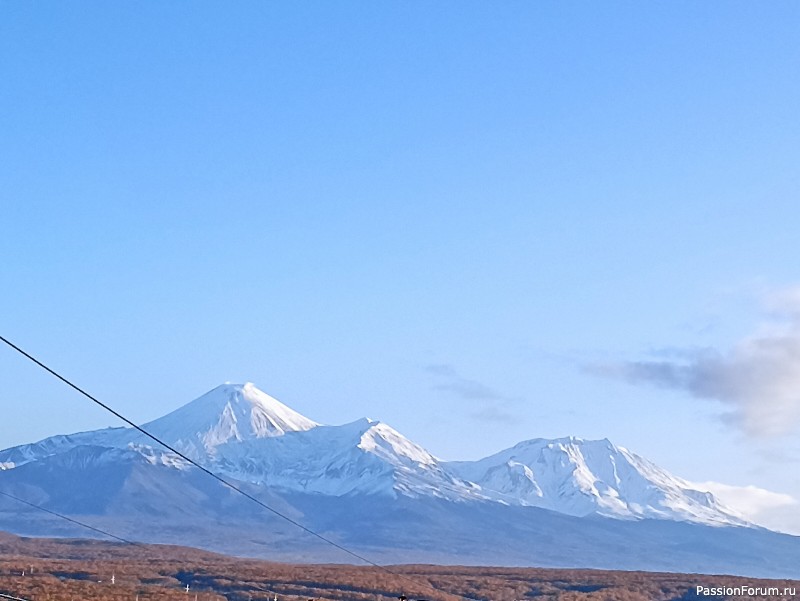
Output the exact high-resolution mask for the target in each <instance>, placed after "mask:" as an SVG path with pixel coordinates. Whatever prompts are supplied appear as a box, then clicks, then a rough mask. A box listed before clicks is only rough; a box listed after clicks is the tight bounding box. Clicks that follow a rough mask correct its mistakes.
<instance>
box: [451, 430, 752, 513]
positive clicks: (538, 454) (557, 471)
mask: <svg viewBox="0 0 800 601" xmlns="http://www.w3.org/2000/svg"><path fill="white" fill-rule="evenodd" d="M446 467H447V468H448V469H449V470H451V471H452V472H453V473H455V474H457V475H459V476H460V477H462V478H464V479H465V480H469V481H471V482H474V483H476V484H478V485H480V487H481V488H482V489H484V491H486V492H487V493H489V492H495V493H500V494H502V495H504V496H505V497H508V498H510V499H512V500H513V501H514V502H517V503H520V504H522V505H529V506H533V507H542V508H544V509H551V510H553V511H558V512H560V513H566V514H568V515H574V516H586V515H590V514H593V513H597V514H599V515H604V516H608V517H613V518H623V519H640V518H653V519H672V520H678V521H689V522H699V523H705V524H710V525H714V524H720V525H740V526H744V525H747V522H746V521H745V520H744V519H743V517H742V516H741V515H739V514H738V512H736V511H735V510H734V509H732V508H729V507H726V506H725V505H723V504H722V503H720V502H719V501H718V500H717V499H716V498H715V497H714V496H713V495H712V494H710V493H708V492H703V491H700V490H697V489H695V488H694V487H693V486H692V485H691V484H690V483H689V482H687V481H686V480H682V479H680V478H677V477H675V476H673V475H672V474H670V473H669V472H667V471H665V470H663V469H661V468H660V467H658V466H657V465H655V464H653V463H652V462H650V461H648V460H647V459H644V458H642V457H640V456H638V455H636V454H634V453H631V452H630V451H629V450H627V449H625V448H623V447H618V446H615V445H613V444H612V443H611V442H610V441H608V440H605V439H604V440H582V439H580V438H574V437H569V438H559V439H556V440H545V439H541V438H538V439H534V440H527V441H524V442H521V443H519V444H517V445H515V446H514V447H512V448H510V449H506V450H504V451H500V452H499V453H496V454H494V455H492V456H490V457H486V458H485V459H481V460H479V461H471V462H452V463H448V464H447V466H446Z"/></svg>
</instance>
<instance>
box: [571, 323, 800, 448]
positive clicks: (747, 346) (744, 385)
mask: <svg viewBox="0 0 800 601" xmlns="http://www.w3.org/2000/svg"><path fill="white" fill-rule="evenodd" d="M783 316H784V321H783V322H782V323H781V324H779V325H777V324H773V325H772V326H770V327H769V328H762V329H761V331H760V332H758V333H757V334H754V335H752V336H749V337H747V338H744V339H743V340H741V341H740V342H739V343H737V344H735V345H734V346H733V347H732V348H731V349H729V350H728V351H726V352H722V351H719V350H714V349H700V350H698V349H687V350H686V351H684V352H680V353H675V352H674V351H672V352H670V353H668V354H666V356H664V355H662V356H661V357H658V358H657V359H656V360H649V361H620V362H611V363H604V364H593V365H589V366H586V369H587V371H589V372H591V373H593V374H596V375H601V376H606V377H612V378H617V379H621V380H625V381H627V382H629V383H631V384H635V385H640V384H647V385H652V386H658V387H661V388H669V389H675V390H682V391H684V392H687V393H688V394H690V395H692V396H693V397H695V398H698V399H709V400H715V401H719V402H720V403H722V404H723V405H724V406H725V407H726V408H727V409H728V412H727V414H726V415H725V416H723V419H724V421H725V422H727V423H731V424H734V425H736V426H737V427H739V428H741V429H742V430H744V431H745V432H747V433H748V434H751V435H753V436H761V437H765V436H773V435H782V434H788V433H789V432H791V431H793V430H795V429H796V428H797V427H798V425H800V319H798V318H797V316H800V312H794V313H789V312H787V311H784V312H783ZM787 316H789V317H790V318H789V319H786V317H787Z"/></svg>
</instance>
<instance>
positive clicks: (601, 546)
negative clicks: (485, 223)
mask: <svg viewBox="0 0 800 601" xmlns="http://www.w3.org/2000/svg"><path fill="white" fill-rule="evenodd" d="M146 427H147V428H148V429H149V430H151V431H153V432H154V433H155V434H156V435H158V436H159V437H162V438H163V439H164V440H165V441H167V442H168V443H169V444H171V445H174V446H175V447H176V448H179V449H181V451H182V452H184V453H186V454H187V455H189V456H191V457H192V458H194V459H195V460H196V461H198V462H199V463H200V464H202V465H204V466H206V467H208V468H210V469H212V470H213V471H215V472H216V473H218V474H220V475H223V476H224V477H225V478H227V479H229V480H232V481H234V482H235V483H236V485H237V486H239V487H242V488H244V489H245V490H247V491H248V493H249V494H251V495H253V496H256V497H257V498H260V499H264V500H265V501H266V502H268V503H269V505H270V506H271V507H274V508H275V509H277V510H278V511H280V512H281V513H283V514H284V515H287V516H289V517H291V518H292V519H293V520H295V521H297V522H299V523H302V524H304V525H306V526H308V527H310V528H312V529H314V530H315V531H317V532H321V533H324V534H325V535H326V536H328V537H330V538H331V539H332V540H335V541H339V542H340V543H342V544H346V545H348V546H350V547H353V549H354V550H356V551H360V552H363V553H365V554H368V555H369V556H370V557H373V558H375V559H377V560H380V561H387V562H406V561H409V562H419V561H435V562H444V563H477V564H480V563H483V564H486V563H494V564H498V563H501V564H508V565H549V566H564V567H568V566H582V567H605V568H616V569H652V570H657V569H661V570H664V569H666V570H671V569H675V570H682V571H688V570H704V571H711V570H713V571H728V572H735V573H741V574H749V575H771V576H780V575H783V576H792V575H794V576H797V575H798V570H800V568H797V566H800V538H795V537H791V536H787V535H781V534H776V533H772V532H768V531H766V530H764V529H761V528H757V527H754V526H752V525H751V524H747V523H746V522H745V521H744V520H742V519H741V518H739V517H738V516H737V515H736V514H735V512H734V511H732V510H730V509H728V508H726V507H724V506H723V505H722V504H720V503H719V502H718V501H717V500H716V499H715V498H714V497H713V495H710V494H708V493H705V492H701V491H698V490H696V489H694V488H693V487H692V485H690V484H689V483H688V482H686V481H684V480H681V479H680V478H676V477H674V476H672V475H671V474H669V473H667V472H666V471H664V470H662V469H660V468H659V467H658V466H655V465H654V464H652V463H651V462H649V461H647V460H646V459H643V458H641V457H639V456H637V455H635V454H633V453H631V452H630V451H628V450H627V449H624V448H621V447H616V446H614V445H613V444H611V443H610V442H609V441H607V440H603V441H585V440H580V439H575V438H565V439H557V440H542V439H535V440H530V441H526V442H523V443H520V444H518V445H516V446H514V447H512V448H511V449H507V450H505V451H501V452H499V453H496V454H495V455H492V456H491V457H487V458H485V459H482V460H480V461H476V462H454V463H445V462H442V461H440V460H439V459H437V458H436V457H434V456H433V455H431V454H430V453H429V452H427V451H426V450H425V449H423V448H422V447H420V446H419V445H417V444H415V443H414V442H412V441H410V440H409V439H407V438H405V437H404V436H403V435H402V434H400V433H399V432H397V431H396V430H394V429H393V428H391V427H390V426H388V425H387V424H383V423H381V422H375V421H371V420H368V419H361V420H357V421H355V422H352V423H349V424H344V425H341V426H325V425H319V424H317V423H316V422H314V421H312V420H310V419H308V418H305V417H304V416H302V415H300V414H298V413H296V412H294V411H293V410H291V409H289V408H288V407H286V406H285V405H283V404H281V403H279V402H278V401H276V400H275V399H272V398H271V397H269V396H268V395H265V394H264V393H261V392H260V391H258V389H256V388H255V387H254V386H253V385H251V384H246V385H232V384H226V385H223V386H221V387H218V388H216V389H214V390H212V391H211V392H209V393H208V394H206V395H203V396H202V397H200V398H199V399H197V400H195V401H193V402H191V403H189V404H188V405H186V406H184V407H181V408H180V409H178V410H176V411H173V412H172V413H170V414H168V415H166V416H165V417H163V418H160V419H157V420H154V421H153V422H150V423H149V424H147V425H146ZM0 490H4V491H7V492H10V493H12V494H15V495H17V496H19V497H21V498H24V499H28V500H29V501H31V502H33V503H37V504H40V505H42V506H43V507H46V508H48V509H50V510H52V511H58V512H61V513H64V514H67V515H74V516H80V517H81V519H83V520H85V521H87V522H89V523H92V524H94V525H97V526H101V527H105V528H108V529H109V530H110V531H112V532H114V533H116V534H120V535H122V536H126V537H130V538H134V539H136V540H146V541H151V542H181V543H190V544H194V545H198V546H202V547H205V548H210V549H218V550H223V551H226V552H231V553H241V554H250V555H257V556H262V557H270V558H275V559H286V560H295V561H346V560H347V557H341V556H340V555H338V554H337V553H338V552H334V551H333V550H332V549H331V548H329V547H326V546H325V545H324V544H322V543H321V542H320V541H319V540H318V539H314V538H313V537H309V536H307V535H305V534H303V533H302V531H300V530H298V529H296V527H294V526H292V525H291V524H289V523H288V522H285V521H283V520H281V519H280V518H278V517H277V516H276V515H275V514H272V513H269V512H265V511H264V510H263V508H259V507H258V505H256V504H254V503H252V502H250V501H248V500H247V499H246V498H243V497H241V496H239V495H236V494H235V493H234V492H233V491H231V490H230V489H228V488H226V487H224V486H222V485H220V483H219V482H216V481H214V480H213V479H212V478H209V477H208V475H207V474H203V473H202V471H201V470H199V469H197V468H195V467H193V466H192V465H191V464H189V463H188V462H186V461H185V460H183V459H181V458H179V457H178V456H176V455H175V454H174V453H172V452H168V451H166V450H164V449H159V448H157V445H155V444H151V441H150V440H149V439H148V438H146V437H144V436H143V435H142V434H141V433H139V432H137V431H136V430H134V429H132V428H109V429H105V430H97V431H95V432H84V433H78V434H73V435H66V436H54V437H51V438H48V439H45V440H43V441H40V442H37V443H34V444H30V445H21V446H19V447H15V448H12V449H7V450H5V451H0ZM0 528H5V529H9V530H12V531H14V532H17V533H24V534H43V535H47V534H58V535H63V534H66V533H71V534H85V533H78V532H74V531H73V530H71V528H72V526H69V525H68V524H65V523H63V522H60V521H56V520H55V518H54V517H53V516H48V515H47V514H41V513H38V512H35V511H34V510H32V509H31V508H29V507H25V506H20V505H19V504H15V503H14V501H13V500H11V499H8V498H5V499H4V498H0ZM793 566H794V567H793ZM793 570H794V571H793Z"/></svg>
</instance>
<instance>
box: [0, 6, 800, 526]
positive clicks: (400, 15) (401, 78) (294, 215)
mask: <svg viewBox="0 0 800 601" xmlns="http://www.w3.org/2000/svg"><path fill="white" fill-rule="evenodd" d="M0 11H2V16H3V18H2V19H0V40H2V41H0V44H2V45H3V50H4V51H3V52H2V53H0V77H2V79H3V81H5V82H11V85H6V86H4V87H3V88H4V89H3V90H2V92H0V123H2V130H3V131H4V136H3V139H4V142H5V143H4V144H2V145H0V189H2V190H3V203H2V218H0V255H1V256H2V257H3V260H2V262H1V263H0V288H1V289H2V290H3V291H4V294H3V295H2V297H0V315H2V328H1V329H2V333H3V335H4V336H7V337H8V338H10V339H11V340H13V341H14V342H16V343H18V344H20V345H21V346H22V347H23V348H25V349H26V350H29V351H30V352H33V353H35V354H36V355H38V356H40V357H41V358H42V359H43V360H45V361H47V362H48V363H50V364H52V366H53V367H55V368H57V369H59V370H61V371H63V372H64V373H65V374H66V375H68V376H69V377H71V378H73V379H74V380H75V381H76V382H78V383H79V384H80V385H82V386H85V387H86V388H87V389H88V390H90V391H91V392H92V393H94V394H96V395H97V396H99V397H100V398H102V399H105V400H107V401H108V402H110V403H112V404H113V405H114V406H115V407H118V408H119V409H120V410H122V411H123V412H124V413H126V414H127V415H130V416H131V417H132V418H134V419H136V420H138V421H141V422H145V421H148V420H150V419H153V418H155V417H158V416H160V415H163V414H164V413H167V412H168V411H169V410H171V409H174V408H176V407H178V406H180V405H183V404H184V403H186V402H188V401H189V400H191V399H193V398H195V397H197V396H199V395H200V394H202V393H204V392H206V391H207V390H209V389H211V388H213V387H214V386H216V385H218V384H220V383H222V382H224V381H242V382H243V381H253V382H255V383H256V384H257V385H258V386H259V387H260V388H261V389H263V390H264V391H266V392H267V393H269V394H271V395H274V396H275V397H277V398H278V399H280V400H281V401H282V402H284V403H286V404H287V405H289V406H290V407H292V408H294V409H296V410H297V411H299V412H300V413H302V414H304V415H307V416H308V417H310V418H311V419H314V420H317V421H320V422H325V423H342V422H344V421H348V420H354V419H357V418H359V417H362V416H369V417H372V418H375V419H380V420H382V421H385V422H387V423H390V424H391V425H392V426H393V427H395V428H397V429H398V430H399V431H400V432H402V433H403V434H405V435H407V436H409V437H410V438H412V439H413V440H415V441H417V442H419V443H420V444H422V445H423V446H425V448H427V449H429V450H430V451H431V452H433V453H435V454H436V455H438V456H441V457H443V458H445V459H470V458H477V457H480V456H484V455H487V454H489V453H492V452H495V451H498V450H500V449H502V448H505V447H508V446H510V445H512V444H514V443H516V442H518V441H520V440H524V439H529V438H535V437H548V438H549V437H558V436H565V435H575V436H581V437H584V438H609V439H611V440H612V441H613V442H614V443H616V444H619V445H624V446H625V447H628V448H630V449H632V450H634V451H635V452H637V453H639V454H641V455H643V456H645V457H648V458H649V459H651V460H653V461H654V462H656V463H657V464H659V465H661V466H663V467H665V468H666V469H668V470H669V471H671V472H673V473H675V474H677V475H680V476H682V477H684V478H687V479H689V480H692V481H695V482H708V481H710V482H713V483H725V485H731V486H736V487H747V486H751V487H757V488H758V489H759V490H755V489H753V490H755V492H753V494H752V499H753V502H754V503H756V504H758V503H761V505H758V507H760V508H763V510H764V511H770V512H772V513H774V514H775V515H776V516H778V517H777V519H780V520H783V521H784V523H787V524H788V523H790V522H791V523H792V524H794V525H795V527H800V525H798V524H797V516H796V514H797V513H798V512H797V508H796V506H795V505H793V504H792V502H791V501H792V499H794V500H797V499H800V479H799V478H798V476H797V474H798V473H800V470H798V469H797V468H798V464H800V442H798V436H797V433H798V430H799V429H800V423H799V422H800V380H798V377H797V375H796V374H799V373H800V335H798V332H800V329H798V319H797V318H798V315H800V310H798V307H800V302H798V300H799V299H800V295H798V294H797V290H798V289H800V288H798V287H797V286H798V284H800V273H798V267H797V262H796V260H795V256H796V239H797V236H796V232H797V223H798V218H799V217H800V210H798V205H797V202H796V199H795V196H796V195H797V190H796V188H797V186H796V181H797V175H798V173H797V160H796V157H797V153H798V142H800V131H798V127H797V125H796V123H797V119H796V107H797V106H798V105H799V104H800V102H799V101H800V82H798V80H797V78H795V77H791V76H790V74H791V73H794V72H796V70H797V66H798V61H799V60H800V41H798V39H797V36H796V30H797V25H798V21H800V8H798V7H797V6H796V5H794V4H791V3H788V2H778V3H772V4H770V5H769V6H767V5H747V4H744V3H731V4H727V5H724V6H721V5H718V6H712V5H701V4H696V3H690V2H677V3H671V4H669V5H662V6H654V5H650V6H644V5H643V6H630V5H623V4H621V3H616V4H607V5H603V6H593V5H588V4H584V5H568V6H564V5H561V4H556V3H551V4H547V3H545V4H537V5H528V4H523V3H510V4H507V5H503V6H498V5H489V4H479V3H468V4H463V3H462V4H459V5H458V6H457V7H456V5H455V4H454V3H441V4H435V5H430V4H422V3H410V4H409V3H403V4H400V3H397V4H389V5H381V6H380V7H378V6H376V5H369V4H366V3H358V2H347V3H342V4H338V5H335V6H334V5H323V4H317V5H314V4H305V5H288V4H287V5H280V4H261V3H255V2H245V3H241V4H238V5H237V6H236V7H227V8H226V10H224V11H223V10H220V9H219V7H218V6H215V5H213V4H212V3H204V2H200V3H194V4H193V5H192V10H191V11H190V10H188V6H187V5H180V4H172V5H164V4H155V3H154V4H149V5H139V6H136V7H135V8H134V7H133V6H127V5H107V4H103V3H99V2H89V3H84V4H83V5H82V8H81V10H78V9H77V8H75V7H74V6H73V7H70V6H47V8H45V7H44V6H43V5H36V4H5V5H4V6H3V7H2V8H0ZM0 382H2V388H0V407H2V415H3V419H2V420H1V421H0V448H6V447H8V446H11V445H13V444H19V443H24V442H31V441H33V440H38V439H40V438H43V437H45V436H48V435H52V434H56V433H61V432H73V431H77V430H89V429H92V428H97V427H102V426H106V425H118V424H115V423H113V422H111V421H110V420H109V419H108V417H107V416H106V415H105V414H103V413H101V412H100V411H99V410H97V409H96V408H93V407H91V406H89V405H87V404H86V403H84V402H83V401H82V400H81V399H80V398H78V397H77V396H76V395H75V394H74V393H73V392H71V391H69V390H68V389H66V388H64V387H63V386H61V385H59V384H58V383H57V382H55V381H54V380H52V379H51V378H50V377H49V376H47V375H46V374H44V373H42V372H40V371H37V370H36V369H35V368H33V367H32V366H30V365H27V364H25V363H24V362H23V361H22V360H20V359H19V358H18V357H16V356H14V355H13V354H11V353H10V352H9V351H7V350H5V351H2V353H1V354H0ZM715 486H717V484H715ZM760 489H766V490H768V491H773V492H775V493H780V495H783V496H782V497H776V496H774V495H773V496H770V495H769V494H768V493H765V492H764V491H763V490H760ZM787 495H788V496H787ZM780 499H783V501H785V502H780ZM792 520H793V521H792Z"/></svg>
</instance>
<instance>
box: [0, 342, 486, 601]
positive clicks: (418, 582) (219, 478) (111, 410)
mask: <svg viewBox="0 0 800 601" xmlns="http://www.w3.org/2000/svg"><path fill="white" fill-rule="evenodd" d="M0 341H2V342H3V343H5V344H6V345H7V346H9V347H10V348H12V349H13V350H15V351H16V352H17V353H19V354H20V355H22V356H23V357H25V358H26V359H28V360H29V361H32V362H33V363H35V364H36V365H38V366H39V367H40V368H42V369H43V370H45V371H46V372H48V373H49V374H50V375H52V376H54V377H55V378H57V379H58V380H60V381H61V382H63V383H64V384H66V385H67V386H69V387H70V388H72V389H73V390H75V391H77V392H78V393H79V394H81V395H82V396H84V397H86V398H87V399H89V400H90V401H92V402H93V403H95V404H96V405H98V406H100V407H102V408H103V409H105V410H106V411H108V412H109V413H111V414H112V415H114V416H115V417H117V418H118V419H120V420H122V421H123V422H125V423H126V424H128V425H129V426H131V427H132V428H134V429H136V430H138V431H139V432H141V433H142V434H144V435H145V436H147V437H148V438H150V439H151V440H153V441H155V442H156V443H158V444H159V445H161V446H162V447H164V448H165V449H167V450H168V451H170V452H172V453H174V454H175V455H177V456H178V457H180V458H181V459H183V460H184V461H186V462H187V463H189V464H191V465H193V466H194V467H196V468H197V469H199V470H200V471H202V472H204V473H205V474H207V475H209V476H210V477H212V478H214V479H215V480H217V481H218V482H220V483H221V484H223V485H224V486H226V487H228V488H230V489H231V490H233V491H234V492H236V493H238V494H240V495H242V496H244V497H246V498H247V499H249V500H250V501H252V502H254V503H256V504H257V505H259V506H260V507H261V508H263V509H266V510H267V511H269V512H270V513H272V514H274V515H276V516H277V517H279V518H281V519H283V520H285V521H287V522H289V523H290V524H292V525H294V526H296V527H297V528H300V529H301V530H303V531H304V532H305V533H307V534H310V535H311V536H314V537H316V538H318V539H319V540H321V541H323V542H324V543H326V544H328V545H331V546H333V547H335V548H336V549H339V550H340V551H342V552H343V553H346V554H347V555H350V556H351V557H353V558H355V559H358V560H359V561H361V562H364V563H366V564H369V565H371V566H373V567H375V568H378V569H380V570H383V571H384V572H386V573H388V574H391V575H392V576H395V577H397V578H401V579H403V580H405V581H406V582H408V583H410V584H414V585H416V586H420V585H422V586H424V587H426V588H428V589H431V590H432V591H436V592H445V591H441V590H440V589H438V588H436V587H434V586H433V585H431V584H429V583H427V582H423V581H421V580H415V579H413V578H409V577H408V576H406V575H404V574H400V573H398V572H395V571H393V570H390V569H389V568H387V567H386V566H382V565H381V564H379V563H376V562H374V561H372V560H370V559H368V558H366V557H364V556H363V555H360V554H358V553H356V552H355V551H351V550H350V549H348V548H346V547H344V546H342V545H340V544H339V543H337V542H335V541H333V540H331V539H329V538H327V537H326V536H324V535H322V534H319V533H318V532H315V531H313V530H311V529H310V528H308V527H306V526H304V525H303V524H301V523H300V522H298V521H296V520H293V519H292V518H290V517H289V516H287V515H284V514H283V513H281V512H280V511H278V510H277V509H275V508H273V507H270V506H269V505H267V504H266V503H264V502H263V501H261V500H260V499H258V498H256V497H254V496H253V495H251V494H248V493H247V492H245V491H244V490H242V489H241V488H239V487H238V486H236V485H235V484H233V483H232V482H229V481H228V480H226V479H225V478H223V477H222V476H220V475H218V474H216V473H214V472H212V471H211V470H209V469H208V468H206V467H204V466H202V465H201V464H199V463H198V462H197V461H195V460H193V459H191V458H189V457H187V456H186V455H185V454H184V453H181V452H180V451H179V450H177V449H175V448H174V447H172V446H171V445H169V444H167V443H166V442H164V441H163V440H161V439H160V438H158V437H157V436H154V435H153V434H151V433H150V432H148V431H147V430H145V429H144V428H142V427H141V426H139V425H137V424H136V423H134V422H133V421H131V420H130V419H128V418H127V417H125V416H124V415H122V414H121V413H119V412H118V411H117V410H115V409H114V408H112V407H111V406H109V405H108V404H106V403H104V402H103V401H101V400H99V399H98V398H96V397H94V396H92V395H91V394H89V393H88V392H86V391H85V390H84V389H83V388H81V387H79V386H78V385H76V384H74V383H73V382H71V381H70V380H69V379H67V378H66V377H64V376H62V375H61V374H59V373H58V372H57V371H55V370H54V369H52V368H50V367H48V366H47V365H46V364H44V363H43V362H42V361H40V360H39V359H37V358H36V357H34V356H33V355H31V354H30V353H28V352H26V351H25V350H23V349H22V348H20V347H19V346H17V345H16V344H14V343H13V342H11V341H10V340H8V339H7V338H5V337H3V336H0ZM0 494H4V495H5V496H7V497H11V495H9V494H7V493H0ZM11 498H14V499H16V500H18V501H21V502H23V503H25V504H27V505H29V506H32V507H36V508H38V509H42V510H44V511H47V512H48V513H50V514H52V515H55V516H57V517H61V518H64V519H66V520H69V521H70V522H73V523H75V524H78V525H80V526H84V527H87V528H89V529H91V530H94V531H95V532H98V533H100V534H104V535H106V536H110V537H112V538H114V539H117V540H119V541H122V542H125V543H128V542H130V541H127V540H125V539H122V538H120V537H118V536H115V535H113V534H109V533H107V532H104V531H102V530H99V529H97V528H94V527H92V526H87V525H86V524H83V523H80V522H78V521H76V520H73V519H71V518H68V517H66V516H62V515H60V514H56V513H55V512H52V511H49V510H47V509H44V508H40V507H38V506H34V505H33V504H32V503H28V502H26V501H22V500H21V499H17V498H16V497H11ZM450 594H452V593H450ZM459 596H461V597H462V598H463V599H468V600H470V601H474V600H472V599H471V597H465V596H463V595H459Z"/></svg>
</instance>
